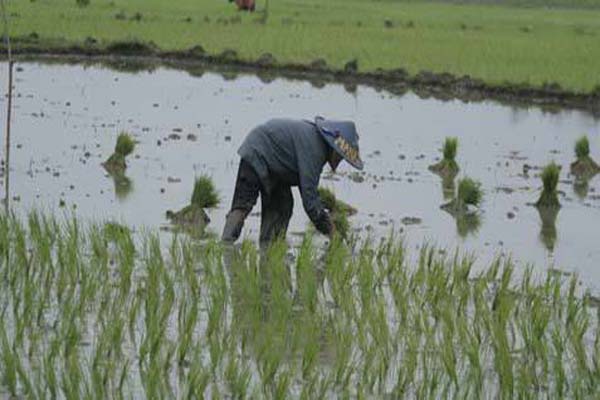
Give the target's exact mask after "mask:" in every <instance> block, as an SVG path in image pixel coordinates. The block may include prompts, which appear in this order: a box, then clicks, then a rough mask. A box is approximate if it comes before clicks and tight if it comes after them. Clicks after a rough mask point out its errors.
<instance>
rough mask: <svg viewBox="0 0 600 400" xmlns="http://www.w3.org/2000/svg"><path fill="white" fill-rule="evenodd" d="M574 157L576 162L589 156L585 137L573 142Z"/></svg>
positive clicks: (588, 143)
mask: <svg viewBox="0 0 600 400" xmlns="http://www.w3.org/2000/svg"><path fill="white" fill-rule="evenodd" d="M575 156H576V157H577V159H578V160H583V159H584V158H586V157H589V156H590V141H589V140H588V138H587V136H582V137H580V138H579V139H577V142H575Z"/></svg>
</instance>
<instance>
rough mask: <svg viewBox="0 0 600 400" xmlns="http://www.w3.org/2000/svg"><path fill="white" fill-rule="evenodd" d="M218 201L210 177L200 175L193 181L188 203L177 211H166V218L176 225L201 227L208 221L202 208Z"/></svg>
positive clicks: (212, 205)
mask: <svg viewBox="0 0 600 400" xmlns="http://www.w3.org/2000/svg"><path fill="white" fill-rule="evenodd" d="M219 201H220V199H219V195H218V193H217V191H216V189H215V185H214V183H213V181H212V179H211V178H210V177H209V176H207V175H202V176H200V177H199V178H197V179H196V181H195V182H194V191H193V192H192V198H191V202H190V204H189V205H188V206H186V207H184V208H182V209H181V210H179V211H177V212H173V211H171V210H169V211H167V218H168V219H170V220H171V222H173V223H174V224H177V225H182V226H188V227H200V228H203V227H204V226H206V225H207V224H208V223H209V222H210V218H209V217H208V215H207V214H206V211H204V209H205V208H215V207H217V206H218V205H219Z"/></svg>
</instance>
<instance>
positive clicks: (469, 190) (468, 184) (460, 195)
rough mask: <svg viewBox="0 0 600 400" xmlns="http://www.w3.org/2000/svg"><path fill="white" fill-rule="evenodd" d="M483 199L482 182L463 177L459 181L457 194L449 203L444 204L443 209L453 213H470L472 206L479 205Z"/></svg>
mask: <svg viewBox="0 0 600 400" xmlns="http://www.w3.org/2000/svg"><path fill="white" fill-rule="evenodd" d="M482 200H483V190H482V189H481V183H480V182H477V181H475V180H473V179H471V178H463V179H461V180H460V181H459V182H458V190H457V192H456V196H455V197H454V199H452V201H450V202H449V203H446V204H443V205H442V209H444V210H446V211H448V212H449V213H450V214H452V215H461V214H467V213H469V212H470V211H471V210H470V207H479V206H480V205H481V201H482Z"/></svg>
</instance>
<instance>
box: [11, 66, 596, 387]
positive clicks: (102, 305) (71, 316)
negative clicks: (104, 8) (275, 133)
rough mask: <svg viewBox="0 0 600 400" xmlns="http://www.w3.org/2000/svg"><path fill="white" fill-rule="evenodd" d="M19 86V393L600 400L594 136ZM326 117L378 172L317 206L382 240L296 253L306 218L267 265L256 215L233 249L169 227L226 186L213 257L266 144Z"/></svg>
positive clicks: (347, 103)
mask: <svg viewBox="0 0 600 400" xmlns="http://www.w3.org/2000/svg"><path fill="white" fill-rule="evenodd" d="M4 67H5V66H4ZM15 84H16V97H15V102H14V104H15V108H14V120H13V136H12V143H13V147H12V151H11V158H10V168H9V170H8V171H7V170H5V171H4V173H10V184H11V186H10V196H9V201H10V204H9V206H10V207H11V208H12V209H14V210H15V216H7V215H5V214H0V260H2V261H1V262H0V278H1V279H0V285H1V286H0V289H1V290H0V305H1V307H2V308H1V310H0V312H1V317H2V318H0V377H1V378H2V380H1V385H0V395H2V396H4V395H6V396H8V395H12V396H25V397H28V398H48V397H53V398H69V399H70V398H73V399H76V398H107V397H109V398H123V397H125V398H203V397H205V396H206V397H207V398H222V397H225V398H339V397H353V398H365V397H367V398H368V397H372V398H403V397H405V398H425V397H428V398H440V399H441V398H448V397H460V398H473V399H480V398H514V397H523V398H538V397H552V396H553V395H556V396H557V397H566V398H596V397H597V396H598V395H599V393H598V390H599V389H598V388H599V387H600V386H599V385H598V384H597V382H598V381H599V380H600V367H599V366H600V362H599V360H600V340H598V334H597V333H598V332H599V330H598V303H599V302H598V300H597V297H593V296H589V295H583V294H584V292H585V291H587V290H591V292H592V294H596V292H597V288H598V287H597V282H599V281H598V279H597V278H598V274H599V273H598V272H597V271H596V265H597V263H598V261H599V260H600V254H599V250H598V247H597V245H596V243H597V238H596V229H595V228H596V225H597V224H598V223H599V222H600V198H599V195H600V178H598V177H596V178H595V179H593V180H590V181H589V182H588V184H587V186H586V187H583V188H582V187H581V186H579V185H578V186H575V184H574V183H573V182H574V181H573V179H572V178H571V177H569V176H568V169H569V168H568V165H569V164H570V162H571V161H573V159H574V154H573V146H574V143H575V141H576V139H578V138H579V137H580V136H581V135H583V134H586V135H587V136H588V137H589V139H590V147H591V154H592V156H595V155H596V154H598V153H600V123H599V122H598V121H597V120H595V119H593V118H592V117H590V116H589V115H586V114H583V113H580V112H558V113H552V114H551V113H546V112H543V111H541V110H539V109H535V108H531V109H521V108H510V107H507V106H504V105H499V104H495V103H491V102H486V103H471V104H465V103H461V102H458V101H446V102H442V101H439V100H433V99H422V98H419V97H418V96H416V95H414V94H410V93H409V94H406V95H404V96H402V97H398V96H396V95H393V94H391V93H387V92H385V91H376V90H374V89H372V88H369V87H365V86H358V87H356V88H348V89H351V90H350V91H348V90H347V89H346V88H344V87H343V86H342V85H336V84H328V85H325V86H322V87H317V86H313V85H311V84H310V83H308V82H303V81H288V80H285V79H275V80H271V81H269V82H265V81H263V80H261V79H259V78H257V77H256V76H252V75H243V74H241V75H237V76H232V75H231V74H230V73H228V74H225V75H223V74H221V73H218V72H214V71H213V72H210V71H206V72H205V73H204V74H200V75H198V76H192V75H189V74H187V73H185V72H182V71H177V70H171V69H163V68H158V69H154V70H152V71H142V72H137V73H126V72H118V71H113V70H110V69H107V68H104V67H100V66H91V67H90V66H82V65H56V64H54V65H46V64H40V63H20V64H18V65H17V66H16V83H15ZM5 101H6V100H5V99H2V104H0V106H2V107H4V106H5V105H6V103H5ZM317 114H325V115H326V116H327V117H331V118H348V119H352V120H354V121H356V123H357V125H358V127H359V130H360V134H361V152H362V154H363V158H364V159H365V162H366V168H365V173H364V174H356V173H354V171H352V170H351V169H350V168H349V167H348V166H346V165H343V167H342V168H341V169H340V171H339V173H337V174H330V173H325V174H324V176H323V180H322V184H323V185H324V186H327V187H330V188H333V189H334V191H335V193H336V195H337V196H338V197H339V198H340V199H342V200H345V201H347V202H348V203H350V204H351V205H353V206H354V207H356V208H357V209H358V213H357V214H356V215H355V216H353V217H351V222H352V226H353V228H354V229H355V231H356V233H357V235H358V237H360V238H363V239H364V238H365V237H368V236H371V237H373V238H374V239H375V240H374V241H372V242H368V241H361V243H358V244H356V243H354V242H353V241H350V243H342V242H340V241H339V240H333V241H332V243H329V244H326V243H325V239H324V238H323V237H321V236H320V235H316V234H315V236H314V237H312V236H311V235H306V236H304V235H301V233H303V232H305V231H306V230H307V227H308V226H309V222H308V220H307V218H306V216H305V215H304V213H303V210H302V209H301V205H300V204H301V203H300V201H299V198H296V200H297V201H296V210H295V214H294V218H293V220H292V224H291V228H290V233H289V234H288V241H289V242H291V243H292V244H293V245H294V247H293V248H292V250H291V251H290V249H289V248H288V247H287V246H285V244H284V243H277V244H276V245H274V246H273V247H272V248H271V249H269V250H268V252H266V253H265V252H263V251H259V250H258V249H257V248H256V247H255V246H253V244H252V243H251V242H252V241H256V240H257V232H258V224H259V220H260V218H259V216H258V215H257V214H254V215H253V216H252V217H251V218H250V219H249V221H248V222H247V224H246V227H245V233H244V234H245V236H246V237H247V238H249V239H250V241H246V242H244V243H243V244H242V245H241V246H236V247H233V248H230V247H223V246H220V245H219V244H218V243H216V242H215V241H211V240H203V241H200V242H199V241H197V240H196V239H195V238H193V237H189V236H187V235H180V236H175V235H172V234H171V230H170V229H168V228H169V221H168V220H167V216H166V211H167V210H179V209H181V208H182V207H184V206H186V205H188V204H189V202H190V197H191V196H192V186H193V183H194V179H195V178H196V177H200V176H206V175H208V176H211V177H212V178H213V180H214V182H215V184H216V188H217V190H218V191H219V193H220V197H221V204H220V206H219V207H218V208H216V209H211V210H209V211H208V215H209V217H210V219H211V220H212V221H211V222H210V224H209V230H212V231H213V232H214V233H216V234H217V235H218V233H219V232H220V230H221V228H222V225H223V221H224V217H225V213H226V212H227V208H228V205H229V202H230V201H231V195H232V191H233V184H234V181H235V174H236V172H237V162H238V157H237V155H236V150H237V147H238V146H239V144H240V142H241V141H242V140H243V138H244V135H245V134H246V133H247V132H248V131H249V130H250V129H251V128H252V127H253V126H255V125H256V124H259V123H261V122H263V121H265V120H266V119H269V118H272V117H286V116H292V117H300V118H313V117H314V115H317ZM2 122H5V121H2ZM121 131H127V132H129V133H131V134H132V135H133V137H134V139H135V140H136V141H137V144H136V145H135V149H134V151H133V153H132V154H131V155H129V156H128V158H127V163H128V168H127V170H126V173H125V175H126V176H125V177H120V178H119V179H118V180H115V179H113V178H111V177H110V176H109V175H108V174H107V173H106V171H105V169H104V168H103V166H102V165H101V164H102V163H103V162H104V161H106V160H107V158H108V157H109V156H110V155H111V154H112V153H113V150H114V147H115V142H116V140H117V136H118V135H119V133H120V132H121ZM447 136H454V137H457V138H458V156H457V161H458V164H459V165H460V168H461V172H460V174H459V177H460V176H465V175H468V176H470V177H472V178H474V179H477V180H479V181H481V183H482V188H483V189H484V191H485V195H484V202H483V204H482V206H481V214H480V215H479V218H474V219H468V220H466V221H464V220H463V221H458V222H457V221H456V220H454V218H453V217H452V216H451V215H450V214H448V213H447V212H445V211H444V210H442V209H440V205H441V204H443V203H445V202H446V201H447V199H445V195H444V188H443V185H442V181H441V179H440V178H439V177H438V176H437V175H434V174H432V173H431V172H430V171H429V170H428V166H429V165H431V164H433V163H435V162H437V161H438V159H439V157H440V155H441V147H442V144H443V142H444V139H445V138H446V137H447ZM125 147H127V146H125ZM123 153H127V151H123ZM551 160H554V161H556V162H557V163H559V164H561V165H562V166H563V170H562V173H561V178H560V182H559V191H560V202H561V203H562V208H561V209H560V211H559V212H558V214H555V215H551V216H550V218H549V220H548V218H547V217H546V216H545V217H544V218H542V217H541V216H540V214H539V213H538V211H537V209H536V208H535V207H533V206H531V205H530V204H531V203H533V202H535V201H536V200H537V198H538V196H539V193H540V188H541V181H540V179H539V177H537V175H538V174H539V173H540V172H541V169H540V167H541V166H543V165H546V164H547V163H548V162H549V161H551ZM296 195H297V193H296ZM32 210H39V211H40V212H39V213H35V212H32ZM258 210H259V208H258V209H257V211H258ZM71 215H76V216H77V218H76V219H71V218H70V217H71ZM63 216H64V217H65V218H63ZM102 221H116V222H120V223H122V224H123V225H119V224H114V223H108V224H103V223H102ZM128 227H131V228H133V230H134V231H133V232H131V231H130V229H129V228H128ZM391 230H395V231H396V232H399V231H401V232H402V236H403V238H404V239H403V240H404V242H401V241H398V240H397V237H398V236H396V237H395V238H391V239H390V236H389V233H390V231H391ZM157 232H158V234H157ZM379 239H384V240H383V241H380V240H379ZM424 243H429V244H430V246H424V245H423V244H424ZM457 248H458V249H460V250H461V252H462V254H466V255H467V256H466V257H462V256H457V257H454V256H453V254H454V250H455V249H457ZM443 249H446V250H447V251H446V252H442V251H441V250H443ZM469 254H472V255H473V256H474V258H472V257H470V256H469ZM502 254H505V255H506V256H507V257H500V258H496V257H497V256H499V255H502ZM511 257H512V259H513V260H514V261H515V264H513V263H511V262H510V258H511ZM493 260H497V261H496V262H493ZM529 263H531V264H532V266H531V267H530V268H527V267H526V266H527V265H528V264H529ZM554 268H557V269H560V270H561V271H563V272H566V273H567V274H563V273H554V272H550V271H554ZM546 272H550V273H546ZM570 272H577V274H578V277H577V278H575V275H570Z"/></svg>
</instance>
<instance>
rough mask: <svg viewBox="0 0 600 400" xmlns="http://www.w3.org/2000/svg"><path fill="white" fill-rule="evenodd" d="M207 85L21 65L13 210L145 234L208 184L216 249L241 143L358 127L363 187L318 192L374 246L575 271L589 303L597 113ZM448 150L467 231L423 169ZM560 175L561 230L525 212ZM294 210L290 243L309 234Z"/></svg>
mask: <svg viewBox="0 0 600 400" xmlns="http://www.w3.org/2000/svg"><path fill="white" fill-rule="evenodd" d="M2 67H3V68H5V67H6V65H5V64H3V65H2ZM198 75H200V76H191V75H190V74H188V73H185V72H181V71H177V70H172V69H164V68H157V69H154V70H152V71H142V72H138V73H127V72H118V71H113V70H111V69H107V68H104V67H100V66H80V65H60V64H52V65H50V64H41V63H35V62H32V63H20V64H18V65H17V69H16V73H15V77H16V82H15V88H16V92H15V93H16V97H15V101H14V107H15V108H14V120H13V138H12V142H13V149H12V154H11V165H10V169H11V179H10V181H11V187H10V198H11V207H12V208H14V209H15V210H21V211H26V210H30V209H32V208H36V209H40V210H46V211H51V212H52V211H53V212H57V213H59V214H62V213H65V214H68V215H70V214H71V211H72V210H74V211H75V213H76V214H77V215H78V216H83V217H86V218H90V219H92V220H96V221H98V220H104V219H111V220H117V221H120V222H123V223H125V224H128V225H130V226H133V227H135V228H136V230H144V229H151V230H152V229H158V228H160V227H163V228H164V227H166V226H168V221H167V219H166V216H165V213H166V211H167V210H176V209H180V208H181V207H183V206H185V205H186V204H187V203H188V201H189V197H190V196H191V192H192V185H193V180H194V177H195V176H199V175H201V174H208V175H209V176H212V177H213V179H214V181H215V183H216V186H217V189H218V191H219V193H220V195H221V199H222V202H221V205H220V207H219V208H217V209H215V210H211V211H210V212H209V216H210V219H211V223H210V225H209V229H211V230H212V231H213V232H215V233H217V234H218V233H220V231H221V228H222V226H223V223H224V219H225V214H226V212H227V209H228V206H229V204H230V201H231V196H232V192H233V185H234V182H235V176H236V172H237V163H238V161H239V158H238V156H237V153H236V151H237V148H238V146H239V144H240V143H241V141H242V140H243V138H244V136H245V135H246V133H247V132H248V131H249V130H250V129H251V128H252V127H254V126H255V125H257V124H259V123H261V122H264V121H265V120H267V119H269V118H273V117H296V118H307V119H312V118H313V117H314V116H315V115H324V116H326V117H329V118H337V119H352V120H354V121H355V122H356V124H357V126H358V129H359V133H360V135H361V142H360V145H361V153H362V155H363V158H364V160H365V162H366V168H365V174H356V173H355V172H354V171H352V169H351V167H350V166H348V165H347V164H342V166H341V168H340V169H339V170H338V172H339V173H338V174H335V175H333V174H328V173H327V172H325V173H324V175H323V176H322V185H325V186H328V187H331V188H333V189H334V191H335V193H336V194H337V196H338V197H339V198H341V199H343V200H345V201H347V202H349V203H350V204H352V205H354V206H355V207H356V208H357V209H358V214H357V215H356V216H354V217H352V219H351V222H352V224H353V227H354V228H356V230H357V231H358V232H359V233H360V234H361V235H367V234H370V235H372V236H374V237H378V236H382V235H386V234H387V233H388V232H389V231H390V230H392V229H394V230H396V231H402V232H403V233H404V235H405V237H406V241H407V243H408V244H409V246H419V245H421V244H422V243H423V242H424V241H427V242H429V243H433V244H436V245H438V246H441V247H443V248H446V249H448V250H454V249H456V248H460V249H461V250H463V251H465V252H473V253H474V254H476V255H477V257H478V258H479V259H480V260H482V262H483V263H484V264H485V263H487V262H488V261H489V260H491V259H492V258H493V257H495V256H496V255H498V254H508V255H511V256H512V257H513V258H514V259H515V260H516V261H517V262H519V263H520V264H522V265H525V264H527V263H533V264H535V265H536V266H538V267H539V268H547V267H552V268H558V269H561V270H564V271H577V272H578V273H579V275H580V276H581V277H582V278H583V280H585V281H586V283H587V284H589V285H590V286H592V288H596V286H595V285H596V284H595V282H600V272H598V270H597V268H596V267H597V265H598V263H599V262H600V247H599V246H597V238H596V232H597V227H598V225H599V224H600V177H596V178H595V179H592V180H591V181H590V182H589V183H588V185H587V187H584V188H581V187H580V186H577V185H575V183H574V179H573V178H572V177H570V176H569V175H568V173H569V168H568V165H569V164H570V163H571V162H572V161H573V160H574V158H575V157H574V152H573V146H574V143H575V141H576V139H577V138H579V137H580V136H581V135H583V134H586V135H588V137H589V138H590V143H591V155H592V157H594V155H596V157H600V122H599V121H598V120H597V119H595V118H593V117H591V116H589V115H588V114H585V113H582V112H577V111H563V112H561V111H558V112H553V113H549V112H544V111H542V110H540V109H537V108H529V109H526V108H517V107H510V106H506V105H499V104H496V103H493V102H482V103H468V104H467V103H462V102H459V101H440V100H434V99H422V98H419V97H418V96H416V95H414V94H412V93H408V94H406V95H404V96H401V97H399V96H395V95H393V94H390V93H387V92H385V91H376V90H375V89H372V88H370V87H365V86H358V87H356V88H351V90H350V91H348V90H346V88H344V86H342V85H336V84H327V85H325V86H323V87H317V86H313V85H311V84H310V83H308V82H303V81H291V80H286V79H274V80H270V81H268V82H266V81H263V80H261V79H259V78H258V77H256V76H253V75H244V74H239V75H235V74H232V73H231V72H228V73H223V74H220V73H218V72H210V71H207V72H205V73H200V74H198ZM5 101H6V100H5V99H2V107H5ZM3 118H4V114H3ZM2 123H4V120H3V121H2ZM121 131H127V132H130V133H131V134H132V135H133V136H134V138H135V140H136V141H137V142H138V143H137V145H136V149H135V152H134V154H133V155H132V156H130V157H129V161H128V164H129V168H128V169H127V171H126V177H127V179H128V180H127V181H126V182H125V183H123V182H122V181H121V182H117V181H116V180H113V179H112V178H111V177H109V176H108V175H107V173H106V171H105V170H104V169H103V168H102V166H101V163H102V162H103V161H105V160H106V159H107V158H108V157H109V155H110V154H111V153H112V150H113V148H114V144H115V141H116V137H117V135H118V134H119V132H121ZM446 136H455V137H457V138H458V141H459V146H458V156H457V161H458V163H459V165H460V167H461V172H460V174H459V177H460V176H463V175H468V176H470V177H472V178H474V179H476V180H479V181H481V182H482V188H483V190H484V191H485V195H484V202H483V205H482V207H481V208H482V213H481V215H480V217H479V218H477V219H476V220H471V221H467V222H466V223H457V221H455V220H454V219H453V217H452V216H451V215H449V214H448V213H446V212H445V211H443V210H441V209H440V205H441V204H443V203H444V202H445V199H444V190H443V184H442V180H441V179H440V178H439V177H438V176H436V175H434V174H432V173H431V172H429V171H428V169H427V167H428V165H431V164H433V163H435V162H436V161H437V160H439V157H440V156H441V147H442V144H443V141H444V138H445V137H446ZM552 160H554V161H556V162H557V163H559V164H561V165H562V166H563V169H562V173H561V178H560V179H561V180H560V183H559V191H560V194H561V197H560V200H561V203H562V205H563V207H562V208H561V210H560V212H559V213H558V215H557V216H556V219H555V221H554V224H553V223H552V221H548V220H547V219H545V220H543V219H542V218H541V217H540V215H539V213H538V211H537V209H536V208H534V207H531V206H530V205H528V204H530V203H533V202H535V201H536V199H537V197H538V196H539V192H540V188H541V180H540V179H539V177H538V175H539V173H540V170H539V168H541V167H542V166H544V165H545V164H547V163H548V162H550V161H552ZM327 168H328V167H326V170H327ZM295 196H296V201H295V204H296V205H295V211H294V217H293V219H292V222H291V225H290V234H288V238H289V240H291V241H294V240H298V239H297V237H296V235H294V233H301V232H304V231H305V230H306V228H307V227H308V225H309V221H308V219H307V217H306V216H305V214H304V212H303V210H302V206H301V202H300V199H299V196H298V193H297V192H295ZM259 210H260V208H259V207H257V208H256V209H255V211H256V213H253V214H252V215H251V217H250V218H249V220H248V222H247V223H246V227H245V231H244V235H246V236H247V237H250V238H256V237H257V232H258V226H259V222H260V217H259V215H258V211H259ZM551 219H552V218H550V220H551ZM459 222H461V221H459Z"/></svg>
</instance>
